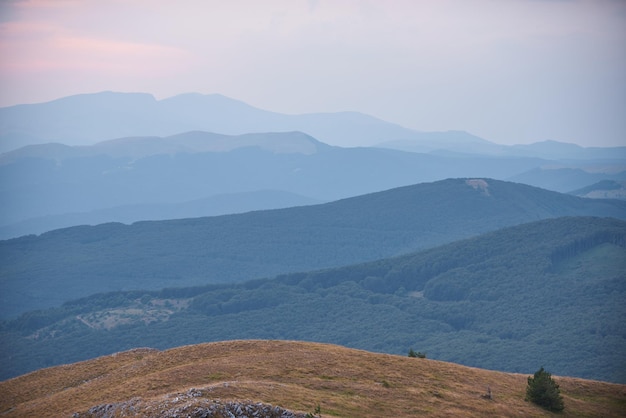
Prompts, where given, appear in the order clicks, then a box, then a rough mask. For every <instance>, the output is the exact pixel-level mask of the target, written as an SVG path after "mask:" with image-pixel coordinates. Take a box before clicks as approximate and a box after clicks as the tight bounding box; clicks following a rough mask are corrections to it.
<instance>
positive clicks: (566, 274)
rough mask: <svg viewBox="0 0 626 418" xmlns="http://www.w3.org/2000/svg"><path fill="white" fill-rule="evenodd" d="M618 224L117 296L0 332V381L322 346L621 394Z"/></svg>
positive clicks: (526, 228)
mask: <svg viewBox="0 0 626 418" xmlns="http://www.w3.org/2000/svg"><path fill="white" fill-rule="evenodd" d="M625 298H626V222H625V221H623V220H616V219H610V218H588V217H585V218H581V217H565V218H558V219H549V220H542V221H538V222H533V223H529V224H524V225H519V226H515V227H511V228H507V229H502V230H499V231H495V232H492V233H488V234H485V235H481V236H479V237H475V238H471V239H467V240H463V241H458V242H454V243H450V244H447V245H444V246H440V247H437V248H433V249H430V250H426V251H422V252H418V253H413V254H410V255H404V256H400V257H396V258H388V259H383V260H379V261H374V262H369V263H365V264H358V265H354V266H347V267H341V268H335V269H326V270H320V271H315V272H310V273H294V274H287V275H282V276H279V277H276V278H274V279H264V280H256V281H249V282H245V283H239V284H230V285H228V284H222V285H209V286H204V287H196V288H187V289H165V290H161V291H153V292H149V291H135V292H116V293H109V294H103V295H94V296H90V297H88V298H84V299H80V300H75V301H72V302H68V303H65V304H64V305H63V306H62V307H60V308H56V309H51V310H46V311H35V312H29V313H26V314H24V315H22V316H20V317H19V318H18V319H16V320H12V321H5V322H2V323H1V328H0V329H1V330H2V335H1V336H0V341H2V342H3V346H2V353H1V355H2V357H1V358H0V364H3V370H2V372H3V374H2V378H7V377H10V376H14V375H17V374H21V373H24V372H26V371H29V370H34V369H37V368H40V367H45V366H51V365H54V364H59V363H66V362H73V361H77V360H82V359H87V358H91V357H95V356H99V355H103V354H107V353H112V352H116V351H120V350H126V349H130V348H134V347H139V346H142V347H143V346H147V347H154V348H160V349H161V348H167V347H173V346H179V345H183V344H192V343H198V342H205V341H220V340H228V339H249V338H262V339H290V340H291V339H295V340H307V341H318V342H332V343H336V344H342V345H346V346H348V347H355V348H363V349H367V350H372V351H378V352H387V353H397V354H406V353H407V352H408V350H409V349H410V348H413V349H414V350H415V351H421V352H424V353H426V355H427V357H428V358H434V359H440V360H446V361H453V362H456V363H461V364H464V365H470V366H476V367H482V368H488V369H495V370H504V371H511V372H521V373H532V372H533V371H535V370H536V369H537V368H538V367H539V366H541V365H544V366H545V367H546V368H547V369H549V370H551V371H552V372H553V373H555V374H558V375H568V376H578V377H584V378H590V379H599V380H607V381H613V382H621V383H626V374H625V373H624V371H625V370H626V367H625V366H626V358H625V356H624V353H626V326H625V325H624V324H626V309H625V308H624V303H623V301H624V300H625Z"/></svg>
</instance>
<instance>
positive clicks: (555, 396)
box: [526, 367, 565, 412]
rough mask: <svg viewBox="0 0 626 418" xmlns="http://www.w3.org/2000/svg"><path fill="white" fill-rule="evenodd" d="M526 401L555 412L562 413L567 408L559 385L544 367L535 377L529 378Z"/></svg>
mask: <svg viewBox="0 0 626 418" xmlns="http://www.w3.org/2000/svg"><path fill="white" fill-rule="evenodd" d="M526 400H527V401H531V402H533V403H535V404H537V405H539V406H541V407H543V408H545V409H547V410H549V411H553V412H560V411H562V410H563V408H565V405H564V404H563V398H562V397H561V391H560V390H559V385H558V383H556V382H555V381H554V379H552V375H550V373H548V372H547V371H545V370H544V369H543V367H541V368H540V369H539V370H537V372H535V375H534V376H533V377H529V378H528V386H527V387H526Z"/></svg>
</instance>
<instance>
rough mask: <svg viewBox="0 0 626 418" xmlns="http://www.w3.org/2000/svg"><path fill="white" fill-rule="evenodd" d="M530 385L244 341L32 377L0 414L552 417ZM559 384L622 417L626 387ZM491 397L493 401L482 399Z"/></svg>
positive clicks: (595, 410) (584, 407) (369, 356)
mask: <svg viewBox="0 0 626 418" xmlns="http://www.w3.org/2000/svg"><path fill="white" fill-rule="evenodd" d="M526 378H527V376H526V375H520V374H511V373H502V372H495V371H488V370H482V369H476V368H470V367H465V366H459V365H456V364H453V363H446V362H440V361H435V360H429V359H415V358H409V357H404V356H397V355H388V354H377V353H372V352H367V351H361V350H354V349H349V348H345V347H341V346H336V345H328V344H319V343H308V342H294V341H277V340H236V341H225V342H218V343H210V344H199V345H192V346H183V347H178V348H174V349H170V350H167V351H156V350H149V349H140V350H131V351H127V352H122V353H117V354H113V355H110V356H105V357H100V358H97V359H93V360H89V361H84V362H80V363H75V364H70V365H64V366H58V367H53V368H49V369H43V370H39V371H37V372H33V373H29V374H27V375H24V376H20V377H17V378H14V379H10V380H7V381H4V382H0V391H1V392H2V393H3V394H4V396H3V397H2V398H1V399H0V411H2V412H3V416H7V417H14V416H15V417H17V416H40V417H53V416H54V417H56V416H70V415H71V414H74V413H81V412H83V413H84V412H86V411H88V410H89V409H90V408H92V407H94V406H96V407H97V406H99V405H100V406H101V408H100V409H101V410H102V409H105V408H103V407H102V406H111V408H109V409H110V410H112V409H113V407H114V406H116V405H117V406H118V407H119V406H121V405H123V404H124V403H127V405H128V404H132V407H133V409H134V411H133V416H138V417H147V416H150V417H161V416H166V415H161V414H162V413H164V412H167V411H172V410H176V408H177V407H178V408H179V409H178V410H180V411H183V410H185V409H184V408H185V407H186V405H187V406H191V407H196V408H198V407H199V406H200V404H201V403H203V402H204V403H211V402H214V401H216V400H219V401H220V402H227V401H243V402H248V403H258V402H263V403H266V404H272V405H280V406H281V407H283V408H287V409H289V410H292V411H297V412H300V413H307V412H312V411H313V410H314V409H315V408H316V406H317V405H319V407H320V410H321V414H322V416H329V415H330V416H338V417H354V416H360V417H364V418H366V417H380V416H395V417H409V416H432V417H438V416H441V417H443V416H466V417H484V416H498V417H507V416H520V415H524V416H537V417H541V416H550V414H549V413H548V412H546V411H544V410H542V409H540V408H539V407H537V406H535V405H533V404H531V403H529V402H526V401H524V395H525V387H526ZM556 380H557V381H558V383H559V384H560V386H561V393H562V395H563V397H564V400H565V411H564V413H563V415H562V416H565V417H567V416H583V417H584V416H605V417H613V416H615V417H617V416H621V413H622V409H621V408H622V407H623V405H624V403H625V402H626V386H624V385H616V384H610V383H603V382H596V381H589V380H582V379H575V378H567V377H556ZM488 388H489V390H491V393H492V399H491V400H488V399H485V398H484V397H483V396H481V395H484V394H485V393H486V392H487V390H488ZM196 410H198V409H196ZM185 411H186V412H191V411H192V409H187V410H185ZM190 415H191V414H190ZM78 416H84V415H78ZM96 416H98V415H96ZM116 416H117V415H116ZM167 416H171V415H167ZM191 416H201V415H191Z"/></svg>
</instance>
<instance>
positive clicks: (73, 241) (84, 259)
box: [0, 179, 626, 318]
mask: <svg viewBox="0 0 626 418" xmlns="http://www.w3.org/2000/svg"><path fill="white" fill-rule="evenodd" d="M560 216H601V217H605V216H610V217H614V218H619V219H626V202H625V201H619V200H592V199H583V198H579V197H574V196H569V195H564V194H560V193H556V192H549V191H546V190H542V189H538V188H534V187H530V186H526V185H522V184H515V183H508V182H502V181H496V180H491V179H451V180H444V181H438V182H434V183H423V184H418V185H413V186H407V187H402V188H397V189H393V190H388V191H385V192H379V193H373V194H367V195H363V196H359V197H354V198H349V199H344V200H339V201H335V202H331V203H327V204H323V205H314V206H303V207H296V208H288V209H278V210H270V211H257V212H250V213H245V214H240V215H230V216H218V217H205V218H194V219H182V220H171V221H153V222H138V223H134V224H132V225H122V224H118V223H109V224H102V225H99V226H94V227H88V226H82V227H72V228H67V229H60V230H55V231H51V232H48V233H45V234H42V235H40V236H38V237H36V236H25V237H22V238H17V239H11V240H7V241H0V283H1V284H2V292H1V294H0V317H5V318H6V317H9V316H14V315H17V314H19V313H21V312H24V311H27V310H32V309H39V308H45V307H51V306H58V305H59V304H61V303H63V302H65V301H67V300H70V299H74V298H78V297H83V296H87V295H90V294H93V293H98V292H106V291H114V290H131V289H151V290H155V289H161V288H164V287H174V286H176V287H179V286H193V285H202V284H206V283H220V282H221V283H224V282H235V281H242V280H249V279H254V278H260V277H269V276H273V275H276V274H281V273H287V272H295V271H306V270H312V269H319V268H327V267H333V266H340V265H345V264H350V263H356V262H361V261H367V260H374V259H379V258H384V257H389V256H394V255H399V254H403V253H407V252H410V251H415V250H419V249H425V248H429V247H433V246H435V245H440V244H443V243H446V242H451V241H455V240H458V239H461V238H466V237H470V236H473V235H476V234H480V233H484V232H487V231H493V230H496V229H499V228H503V227H506V226H511V225H517V224H520V223H524V222H530V221H535V220H539V219H545V218H554V217H560Z"/></svg>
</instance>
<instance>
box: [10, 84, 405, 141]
mask: <svg viewBox="0 0 626 418" xmlns="http://www.w3.org/2000/svg"><path fill="white" fill-rule="evenodd" d="M196 130H199V131H209V132H215V133H221V134H227V135H240V134H247V133H257V132H289V131H302V132H306V133H307V134H309V135H311V136H314V137H315V138H318V139H319V140H321V141H323V142H327V143H329V144H332V145H341V146H357V145H361V146H363V145H365V146H367V145H373V144H377V143H379V142H382V141H385V140H391V139H408V138H411V137H412V135H414V131H412V130H410V129H406V128H403V127H401V126H399V125H395V124H392V123H389V122H385V121H382V120H380V119H376V118H374V117H372V116H368V115H364V114H362V113H357V112H340V113H314V114H303V115H285V114H280V113H274V112H269V111H266V110H261V109H258V108H255V107H253V106H250V105H248V104H246V103H243V102H240V101H237V100H234V99H230V98H228V97H225V96H221V95H219V94H211V95H201V94H195V93H190V94H182V95H179V96H174V97H170V98H168V99H164V100H156V99H155V98H154V97H153V96H151V95H149V94H144V93H113V92H103V93H96V94H82V95H76V96H70V97H65V98H62V99H58V100H54V101H51V102H47V103H38V104H25V105H18V106H11V107H5V108H0V144H2V145H1V148H0V151H9V150H11V149H15V148H18V147H21V146H24V145H30V144H40V143H46V142H60V143H64V144H67V145H90V144H94V143H96V142H100V141H103V140H108V139H114V138H122V137H129V136H148V135H149V136H170V135H175V134H179V133H182V132H188V131H196Z"/></svg>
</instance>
